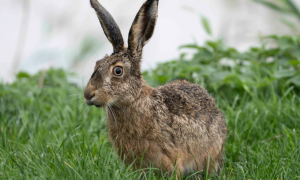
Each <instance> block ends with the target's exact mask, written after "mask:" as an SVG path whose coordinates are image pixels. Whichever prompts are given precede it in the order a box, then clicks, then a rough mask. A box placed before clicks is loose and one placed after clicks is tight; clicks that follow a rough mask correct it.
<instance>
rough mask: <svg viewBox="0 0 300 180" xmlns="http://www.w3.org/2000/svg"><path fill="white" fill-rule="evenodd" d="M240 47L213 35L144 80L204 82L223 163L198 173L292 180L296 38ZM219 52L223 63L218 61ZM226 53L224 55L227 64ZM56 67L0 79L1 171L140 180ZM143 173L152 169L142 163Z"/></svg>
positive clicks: (297, 130)
mask: <svg viewBox="0 0 300 180" xmlns="http://www.w3.org/2000/svg"><path fill="white" fill-rule="evenodd" d="M269 39H271V40H273V41H275V42H276V45H277V47H276V48H267V46H268V44H267V43H266V44H263V45H262V47H261V48H251V49H250V50H249V51H247V52H244V53H240V52H238V51H237V50H235V49H233V48H227V47H225V46H224V45H223V43H222V42H221V41H217V42H207V43H206V45H205V46H203V47H199V46H196V45H189V46H184V48H192V49H194V50H196V51H195V54H194V56H193V58H191V59H187V58H186V57H187V56H186V55H185V54H183V55H182V56H181V58H180V59H179V60H177V61H175V60H174V61H172V62H167V63H164V64H160V65H159V66H158V68H157V69H154V70H152V71H147V72H145V73H144V75H145V78H146V79H147V81H148V83H149V84H150V85H154V86H157V85H161V84H164V83H165V82H168V81H171V80H172V79H174V78H187V79H189V80H191V81H193V82H197V83H200V84H202V85H203V86H205V87H207V88H208V90H209V92H210V93H212V95H213V97H214V98H215V99H216V102H217V104H218V107H219V108H220V109H221V110H222V111H223V112H224V115H225V116H226V120H227V125H228V137H227V141H226V145H225V151H224V153H225V160H224V169H223V171H222V172H221V174H220V176H218V177H217V176H212V177H209V176H208V177H206V179H299V173H300V156H299V154H300V123H299V119H300V111H299V109H300V96H299V64H300V63H299V57H300V56H299V53H300V51H299V37H276V36H273V37H269ZM224 59H225V60H226V61H227V62H226V61H225V62H226V63H224ZM229 61H230V63H231V64H228V62H229ZM70 76H71V75H70V74H67V73H66V72H65V71H63V70H53V69H51V70H49V71H47V72H40V73H38V74H36V75H33V76H32V75H29V74H27V73H25V72H21V73H19V74H18V75H17V79H16V81H15V82H14V83H13V84H3V83H2V84H0V179H14V180H15V179H103V180H105V179H107V180H110V179H115V180H118V179H120V180H121V179H122V180H123V179H140V178H141V176H143V174H141V172H142V171H135V170H134V168H133V167H132V166H131V165H129V166H128V165H125V164H124V163H123V161H122V160H121V159H120V158H118V156H117V155H116V153H115V151H114V150H113V148H112V144H111V143H110V142H109V140H108V137H107V126H106V120H105V113H104V110H103V109H97V108H95V107H86V106H85V105H84V102H83V90H82V89H80V88H78V87H77V86H76V85H75V84H72V83H69V81H68V77H70ZM144 179H151V180H152V179H175V177H174V175H173V176H172V177H171V178H166V177H162V176H161V177H157V176H155V174H154V172H153V169H151V168H149V169H148V172H147V173H146V174H145V178H144Z"/></svg>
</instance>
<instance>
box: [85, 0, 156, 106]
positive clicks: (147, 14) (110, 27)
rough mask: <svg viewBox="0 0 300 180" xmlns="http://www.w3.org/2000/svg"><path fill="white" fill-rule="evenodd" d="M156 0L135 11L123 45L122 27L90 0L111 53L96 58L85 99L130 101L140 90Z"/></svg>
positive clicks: (89, 101)
mask: <svg viewBox="0 0 300 180" xmlns="http://www.w3.org/2000/svg"><path fill="white" fill-rule="evenodd" d="M158 1H159V0H147V2H145V3H144V4H143V6H142V7H141V9H140V11H139V12H138V14H137V15H136V17H135V19H134V21H133V24H132V27H131V29H130V32H129V37H128V48H126V47H125V45H124V40H123V37H122V34H121V31H120V29H119V27H118V25H117V24H116V22H115V21H114V19H113V18H112V16H111V15H110V13H109V12H107V11H106V10H105V9H104V7H103V6H101V4H100V3H99V2H98V1H97V0H91V5H92V7H93V8H94V9H95V11H96V13H97V16H98V19H99V21H100V24H101V26H102V29H103V31H104V33H105V35H106V37H107V38H108V40H109V41H110V43H111V44H112V46H113V50H114V52H113V53H112V55H110V56H108V55H106V56H105V57H104V58H103V59H101V60H99V61H97V63H96V66H95V68H94V72H93V75H92V77H91V79H90V81H89V83H88V85H87V86H86V88H85V90H84V97H85V102H86V103H87V104H88V105H95V106H97V107H102V106H106V105H108V104H111V103H114V102H116V101H124V102H125V101H128V102H129V101H132V100H134V99H135V98H136V97H138V95H139V94H140V92H141V90H142V87H143V84H144V81H143V79H142V75H141V59H142V50H143V47H144V46H145V44H146V43H147V42H148V41H149V40H150V38H151V37H152V35H153V32H154V28H155V24H156V19H157V12H158Z"/></svg>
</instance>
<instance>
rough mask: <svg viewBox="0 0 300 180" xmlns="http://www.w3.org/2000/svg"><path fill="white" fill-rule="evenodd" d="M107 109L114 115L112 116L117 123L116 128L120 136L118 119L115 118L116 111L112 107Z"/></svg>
mask: <svg viewBox="0 0 300 180" xmlns="http://www.w3.org/2000/svg"><path fill="white" fill-rule="evenodd" d="M107 107H108V108H109V110H110V111H111V113H112V115H113V117H114V119H115V123H116V127H117V134H118V136H119V128H118V123H117V119H116V116H115V112H114V110H113V109H112V107H111V106H110V105H108V106H107Z"/></svg>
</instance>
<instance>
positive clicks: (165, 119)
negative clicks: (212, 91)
mask: <svg viewBox="0 0 300 180" xmlns="http://www.w3.org/2000/svg"><path fill="white" fill-rule="evenodd" d="M90 2H91V5H92V7H93V8H94V9H95V11H96V13H97V16H98V18H99V21H100V24H101V26H102V28H103V30H104V33H105V35H106V36H107V38H108V40H109V41H110V43H111V44H112V45H113V51H114V52H113V53H112V55H110V56H108V55H106V56H105V57H104V58H103V59H101V60H99V61H97V62H96V66H95V69H94V72H93V75H92V77H91V79H90V80H89V82H88V85H87V86H86V88H85V90H84V97H85V102H86V104H87V105H94V106H96V107H99V108H100V107H105V108H106V113H107V123H108V129H109V137H110V140H111V141H112V142H113V145H114V148H115V149H116V150H117V152H118V155H119V156H120V157H122V159H125V162H126V163H127V164H131V163H134V164H135V167H137V168H143V169H146V168H148V167H150V166H151V167H155V168H157V169H159V170H160V171H163V172H165V173H166V174H167V175H168V174H171V173H172V172H173V171H174V172H176V174H177V177H186V176H188V175H190V174H191V173H194V172H197V171H204V172H206V171H207V170H208V173H209V174H214V173H215V172H216V173H218V172H219V171H220V169H221V168H222V159H223V156H222V149H223V146H224V142H225V139H226V134H227V127H226V122H225V119H224V116H223V114H222V112H221V111H220V110H219V109H218V108H217V106H216V104H215V101H214V99H213V98H212V97H210V96H209V94H208V93H207V91H206V90H205V89H204V88H203V87H201V86H199V85H197V84H192V83H190V82H188V81H185V80H176V81H174V82H171V83H169V84H166V85H164V86H161V87H157V88H153V87H150V86H148V85H147V84H146V82H145V81H144V79H143V76H142V74H141V63H142V60H141V59H142V52H143V47H144V46H145V44H146V43H147V42H148V41H149V40H150V38H151V37H152V35H153V32H154V28H155V25H156V20H157V14H158V2H159V0H147V1H146V2H145V3H144V4H143V6H142V7H141V9H140V10H139V12H138V14H137V15H136V17H135V19H134V21H133V24H132V27H131V29H130V32H129V38H128V48H126V47H125V45H124V40H123V37H122V34H121V31H120V29H119V27H118V25H117V24H116V22H115V21H114V19H113V18H112V16H111V15H110V13H109V12H107V11H106V10H105V8H104V7H103V6H102V5H101V4H100V3H99V2H98V1H97V0H91V1H90ZM139 158H140V159H142V161H141V160H139Z"/></svg>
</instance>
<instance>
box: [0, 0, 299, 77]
mask: <svg viewBox="0 0 300 180" xmlns="http://www.w3.org/2000/svg"><path fill="white" fill-rule="evenodd" d="M24 1H26V0H0V79H2V80H4V81H5V82H11V81H12V80H13V76H12V74H11V73H10V72H11V69H12V66H13V65H12V64H13V61H14V59H15V56H16V51H17V44H18V40H19V37H20V30H22V31H23V30H24V28H26V26H24V24H23V25H21V24H22V17H24V15H25V14H26V11H25V12H24V8H23V3H24ZM99 1H100V3H101V4H102V5H103V6H104V7H105V8H106V9H107V10H108V11H109V12H110V13H111V14H112V16H113V17H114V18H115V20H116V22H117V23H118V24H119V26H120V29H121V31H122V34H123V37H124V39H125V42H126V44H127V36H128V32H129V29H130V26H131V23H132V21H133V19H134V17H135V15H136V13H137V12H138V10H139V8H140V7H141V5H142V4H143V2H144V0H126V1H125V0H99ZM27 2H28V3H29V8H28V9H27V12H28V23H27V26H28V30H27V32H26V31H25V32H26V34H25V38H24V49H23V51H22V52H21V58H20V60H21V62H20V66H19V67H18V68H17V69H18V70H23V71H27V72H29V73H35V72H37V71H39V70H41V69H47V68H49V67H57V68H58V67H63V68H65V69H69V70H70V71H75V72H76V73H78V74H79V78H81V79H83V81H86V80H87V79H88V77H90V75H91V73H92V71H93V68H94V63H95V61H97V60H99V59H101V58H102V57H104V56H105V54H111V53H112V47H111V45H110V43H109V42H108V40H107V39H106V37H105V35H104V33H103V31H102V29H101V26H100V24H99V21H98V19H97V16H96V15H95V12H94V10H93V9H92V8H91V7H90V4H89V0H63V1H62V0H51V1H45V0H27ZM298 4H300V2H298ZM200 16H205V17H206V18H207V19H208V20H209V22H210V25H211V29H212V32H213V36H212V37H210V36H208V35H207V34H206V33H205V31H204V29H203V27H202V24H201V22H200ZM281 18H282V15H280V14H278V13H275V12H273V11H271V10H269V9H267V8H266V7H264V6H262V5H260V4H257V3H254V2H253V1H252V0H160V3H159V17H158V22H157V26H156V30H155V34H154V36H153V38H152V39H151V41H150V42H149V43H148V44H147V45H146V47H145V48H144V59H143V65H142V68H143V69H144V70H145V69H149V68H154V67H155V66H156V64H157V63H158V62H164V61H168V60H172V59H174V58H177V57H179V55H180V52H181V51H179V50H178V47H179V46H180V45H183V44H191V43H198V44H200V45H201V44H203V43H204V42H205V41H206V40H211V39H217V38H223V39H224V40H225V42H226V43H227V44H228V45H229V46H233V47H236V48H238V49H239V50H242V51H243V50H246V49H247V48H248V47H249V46H255V45H258V44H259V37H260V36H264V35H270V34H279V35H283V34H293V33H295V32H293V31H292V30H291V29H290V28H289V27H287V26H286V25H284V24H283V23H282V22H281V21H280V19H281ZM83 42H88V43H86V44H89V43H90V44H92V46H91V47H87V48H86V49H87V50H86V49H84V48H83V45H82V44H83ZM82 49H83V50H82ZM80 52H81V53H80ZM86 52H88V53H86ZM83 54H85V55H83ZM74 60H77V61H76V63H75V64H74V63H72V62H74Z"/></svg>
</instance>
